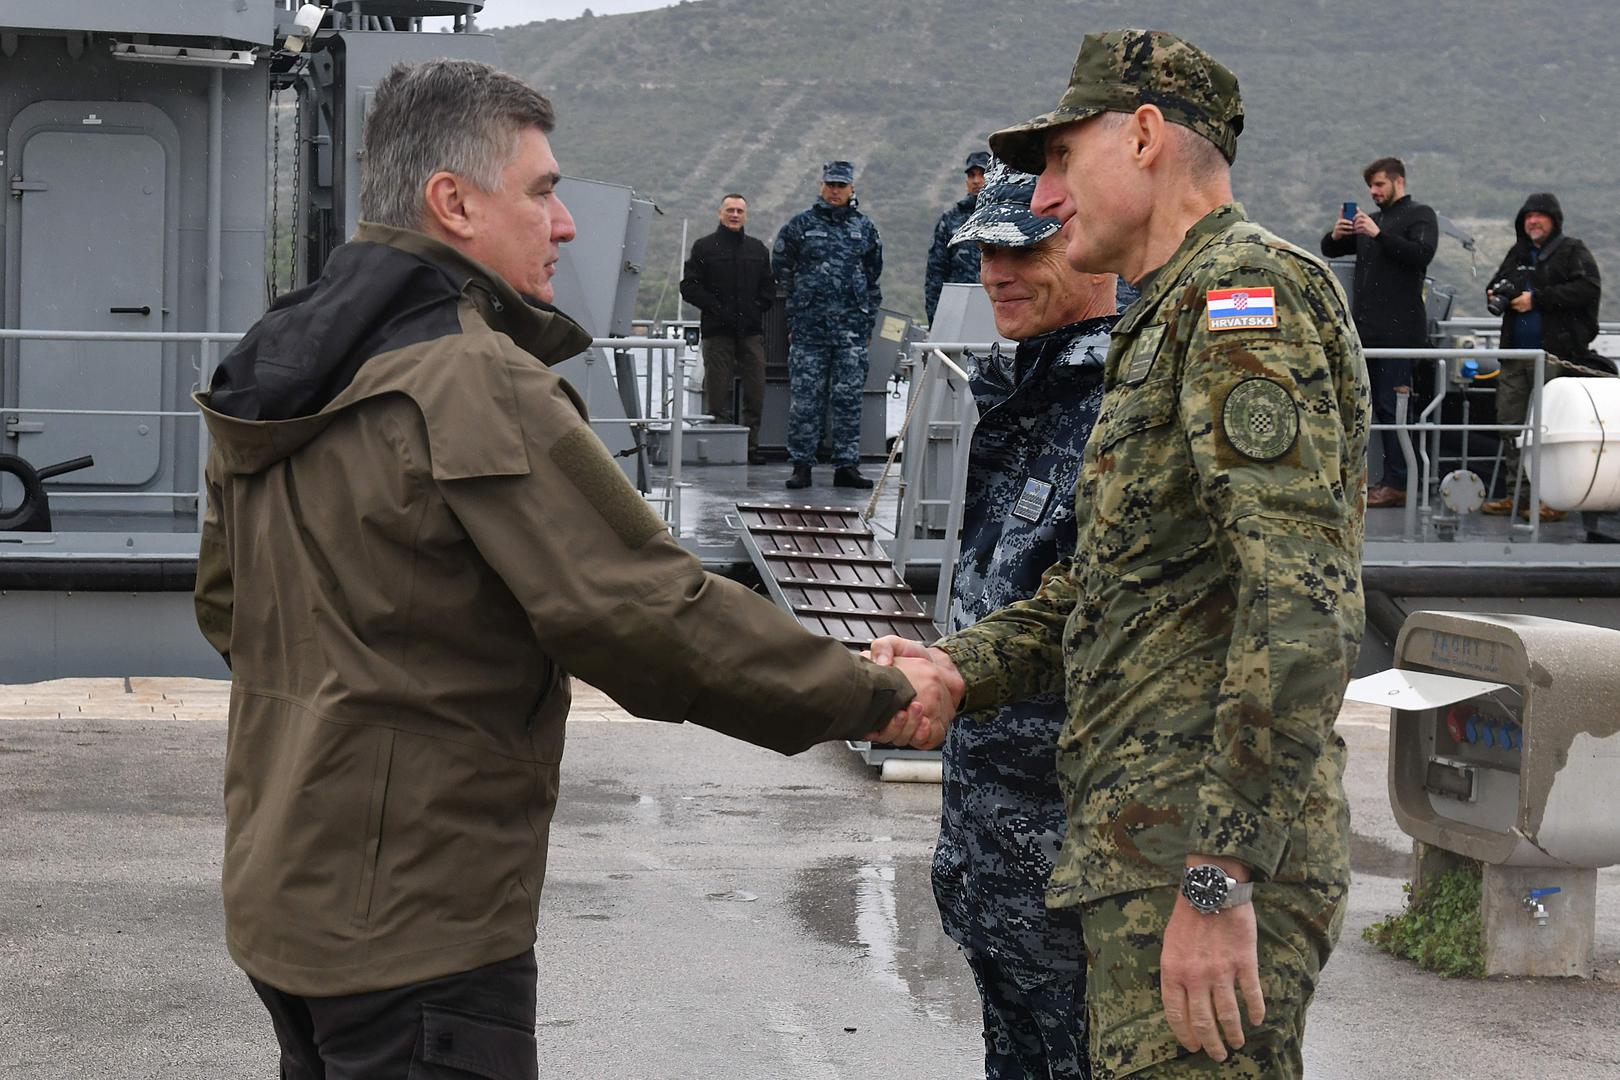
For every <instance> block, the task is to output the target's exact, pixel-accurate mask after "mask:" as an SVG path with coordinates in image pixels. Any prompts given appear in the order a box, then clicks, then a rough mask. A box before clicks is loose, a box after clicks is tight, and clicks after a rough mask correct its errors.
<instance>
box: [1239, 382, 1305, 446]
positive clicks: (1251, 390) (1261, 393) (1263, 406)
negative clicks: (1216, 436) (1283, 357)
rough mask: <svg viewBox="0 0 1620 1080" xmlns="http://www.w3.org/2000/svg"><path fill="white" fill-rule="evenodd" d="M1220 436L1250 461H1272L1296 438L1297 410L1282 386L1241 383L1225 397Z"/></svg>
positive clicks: (1269, 383) (1297, 428) (1291, 398)
mask: <svg viewBox="0 0 1620 1080" xmlns="http://www.w3.org/2000/svg"><path fill="white" fill-rule="evenodd" d="M1221 433H1222V434H1223V435H1225V436H1226V441H1227V442H1229V443H1231V444H1232V448H1233V449H1234V450H1236V451H1237V452H1238V453H1240V454H1242V455H1243V456H1244V457H1246V458H1248V459H1250V460H1251V461H1275V460H1277V459H1278V458H1280V457H1282V456H1283V455H1284V454H1286V453H1288V451H1289V450H1292V449H1293V447H1294V441H1295V440H1296V439H1298V438H1299V407H1298V406H1296V405H1295V404H1294V398H1293V395H1292V394H1290V393H1289V392H1288V389H1287V388H1286V387H1284V386H1283V385H1282V384H1281V383H1275V382H1272V381H1271V380H1270V379H1262V378H1258V377H1256V378H1252V379H1244V380H1243V381H1242V382H1240V383H1238V384H1237V385H1236V386H1234V387H1233V388H1232V392H1231V393H1230V394H1227V395H1226V404H1225V405H1224V406H1223V407H1222V408H1221Z"/></svg>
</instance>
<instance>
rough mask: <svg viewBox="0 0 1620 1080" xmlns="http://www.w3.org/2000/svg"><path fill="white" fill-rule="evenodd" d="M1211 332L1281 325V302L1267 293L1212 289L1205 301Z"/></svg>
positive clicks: (1261, 291)
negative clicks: (1278, 309) (1278, 313)
mask: <svg viewBox="0 0 1620 1080" xmlns="http://www.w3.org/2000/svg"><path fill="white" fill-rule="evenodd" d="M1205 306H1206V308H1207V309H1208V311H1209V328H1210V329H1211V330H1240V329H1243V328H1246V327H1256V326H1258V327H1267V326H1276V325H1277V299H1276V295H1275V293H1274V292H1273V290H1272V289H1271V288H1270V287H1269V286H1268V287H1267V288H1264V289H1211V290H1209V293H1208V294H1207V296H1206V297H1205Z"/></svg>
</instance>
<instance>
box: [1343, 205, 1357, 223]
mask: <svg viewBox="0 0 1620 1080" xmlns="http://www.w3.org/2000/svg"><path fill="white" fill-rule="evenodd" d="M1355 217H1356V204H1355V203H1353V202H1347V203H1345V204H1344V220H1346V221H1354V220H1355Z"/></svg>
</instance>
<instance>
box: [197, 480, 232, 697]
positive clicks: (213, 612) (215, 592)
mask: <svg viewBox="0 0 1620 1080" xmlns="http://www.w3.org/2000/svg"><path fill="white" fill-rule="evenodd" d="M207 484H208V509H207V510H206V511H205V512H204V514H203V527H202V537H201V540H200V542H199V544H198V547H197V583H196V587H195V588H194V589H193V591H192V601H193V605H194V607H195V608H196V612H197V627H198V629H200V630H201V631H202V633H203V637H205V638H207V639H208V644H209V645H211V646H213V648H214V651H215V652H217V653H219V655H220V656H222V657H223V658H224V659H225V666H226V667H229V666H230V663H231V612H232V609H233V607H234V606H235V592H234V589H235V586H234V584H233V582H232V578H231V556H230V539H229V537H228V536H226V534H225V525H224V522H223V521H222V520H221V518H220V512H219V501H220V498H221V488H220V482H219V461H218V457H217V455H216V454H212V453H211V454H209V456H208V469H207Z"/></svg>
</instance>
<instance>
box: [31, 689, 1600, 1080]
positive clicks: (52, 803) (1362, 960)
mask: <svg viewBox="0 0 1620 1080" xmlns="http://www.w3.org/2000/svg"><path fill="white" fill-rule="evenodd" d="M228 692H229V690H228V684H226V683H223V682H215V681H209V680H176V679H162V680H154V679H141V678H130V679H92V680H62V681H58V682H53V683H43V684H38V685H33V686H0V1078H4V1080H13V1078H16V1080H34V1078H58V1077H60V1078H74V1080H78V1078H84V1077H98V1078H99V1077H116V1078H124V1077H153V1078H156V1077H164V1078H199V1080H200V1078H209V1080H218V1078H222V1077H223V1078H234V1077H251V1076H272V1075H274V1074H275V1054H274V1041H273V1038H272V1036H271V1034H270V1026H269V1023H268V1021H267V1019H266V1017H265V1015H264V1013H263V1010H262V1008H261V1007H260V1005H259V1004H258V1002H257V1000H256V999H255V998H254V997H253V995H252V993H251V991H250V990H249V989H248V986H247V983H246V980H245V979H244V978H243V977H242V975H241V973H240V972H238V971H237V970H236V969H235V968H234V967H233V965H232V964H231V962H230V959H229V958H228V956H227V955H226V953H225V949H224V946H223V944H222V936H223V927H222V914H221V910H220V900H219V886H218V877H219V870H220V851H221V845H222V837H223V830H224V821H223V814H222V810H221V804H220V776H221V771H222V759H223V752H224V745H225V711H226V703H227V699H228ZM1340 730H1341V731H1342V733H1343V734H1344V736H1345V738H1346V740H1347V741H1348V742H1349V744H1350V746H1351V750H1352V754H1351V767H1350V773H1349V776H1348V780H1347V786H1348V788H1349V790H1350V795H1351V802H1352V807H1353V817H1354V829H1355V842H1354V849H1353V852H1352V854H1353V857H1354V862H1355V868H1356V880H1355V888H1354V890H1353V892H1352V895H1351V910H1350V914H1349V918H1348V921H1347V923H1346V926H1345V933H1344V937H1343V939H1342V940H1341V942H1340V945H1339V949H1338V951H1337V952H1336V953H1335V954H1334V957H1333V959H1332V961H1331V962H1330V963H1329V965H1328V967H1327V970H1326V973H1325V975H1324V978H1323V983H1322V986H1321V989H1320V992H1319V994H1318V997H1317V1001H1316V1004H1315V1006H1314V1007H1313V1009H1312V1012H1311V1027H1310V1031H1309V1034H1308V1038H1307V1041H1306V1061H1307V1075H1308V1076H1309V1077H1311V1078H1313V1080H1351V1078H1358V1080H1359V1078H1364V1077H1430V1076H1469V1077H1518V1076H1526V1075H1543V1076H1557V1077H1561V1078H1568V1080H1586V1078H1591V1080H1598V1078H1604V1080H1612V1078H1613V1077H1615V1076H1617V1075H1620V1020H1617V1019H1616V1018H1617V1017H1620V870H1616V869H1610V870H1606V871H1602V872H1600V875H1599V881H1598V964H1597V975H1598V978H1596V979H1593V980H1590V981H1582V980H1559V981H1539V980H1489V981H1482V982H1461V981H1447V980H1443V979H1440V978H1438V977H1435V976H1432V975H1429V974H1426V973H1423V972H1420V971H1418V970H1416V969H1415V968H1413V967H1412V966H1411V965H1409V964H1406V963H1404V962H1401V961H1396V960H1393V959H1391V958H1389V957H1387V956H1385V955H1383V954H1381V953H1378V952H1377V951H1375V950H1374V949H1373V948H1372V947H1371V946H1369V945H1367V944H1366V943H1364V942H1363V941H1362V940H1361V936H1360V935H1361V930H1362V928H1363V927H1365V926H1367V925H1368V924H1369V923H1371V922H1373V921H1374V920H1376V919H1378V918H1380V917H1382V916H1383V915H1385V914H1387V913H1389V912H1392V911H1395V910H1398V909H1399V907H1400V906H1401V903H1402V892H1401V884H1402V882H1403V881H1404V880H1405V878H1406V853H1407V851H1408V848H1409V842H1408V841H1407V840H1406V838H1405V837H1404V836H1403V835H1402V834H1401V833H1400V832H1399V830H1398V829H1396V827H1395V824H1394V821H1393V819H1392V817H1391V816H1390V813H1389V805H1388V799H1387V796H1386V794H1385V788H1384V784H1385V779H1384V770H1385V754H1386V750H1387V741H1388V724H1387V718H1386V717H1385V715H1383V714H1381V713H1379V712H1377V711H1375V710H1372V709H1369V708H1367V707H1363V706H1353V705H1352V706H1347V707H1346V710H1345V712H1344V713H1343V714H1342V715H1341V717H1340ZM568 739H569V746H568V751H567V754H566V756H565V758H564V762H563V785H562V799H561V803H560V806H559V809H558V813H557V818H556V823H555V826H554V828H553V833H552V837H553V839H552V860H551V868H550V873H549V876H548V879H547V882H546V888H545V893H544V896H543V898H542V902H541V924H540V935H541V940H540V945H539V947H538V955H539V964H540V972H541V974H540V1004H539V1015H538V1017H537V1023H538V1028H537V1030H538V1035H539V1045H540V1053H541V1061H542V1067H541V1074H542V1075H544V1076H548V1077H580V1078H584V1077H593V1078H604V1077H605V1078H637V1080H639V1078H649V1080H651V1078H659V1080H661V1078H670V1080H684V1078H697V1077H705V1078H707V1077H749V1078H755V1077H782V1078H792V1080H799V1078H809V1080H839V1078H846V1077H848V1078H855V1077H865V1076H869V1075H890V1076H898V1077H907V1078H912V1077H916V1078H922V1077H927V1078H936V1077H972V1076H974V1075H982V1070H981V1068H980V1062H981V1058H980V1054H981V1045H980V1039H979V1009H978V999H977V996H976V994H975V993H974V989H973V982H972V979H971V977H970V976H969V974H968V971H967V968H966V966H965V964H964V963H963V962H962V959H961V957H960V955H959V954H958V952H957V950H956V947H955V945H954V944H953V943H952V942H951V941H950V940H949V939H948V938H946V937H945V936H944V934H943V933H942V932H941V931H940V929H939V920H938V915H937V912H936V911H935V908H934V904H933V898H932V895H931V892H930V888H929V883H928V864H929V859H930V856H931V852H932V849H933V842H934V833H935V829H936V827H937V821H938V804H939V789H938V788H937V787H935V786H931V785H910V784H887V785H886V784H882V783H880V782H878V780H877V779H876V776H875V773H874V772H873V771H872V770H871V769H869V768H868V767H866V766H865V765H863V764H862V763H861V762H860V759H859V758H857V757H856V756H855V755H853V754H851V753H850V752H849V751H848V750H846V749H844V748H843V747H842V746H822V747H818V748H816V749H815V750H812V751H810V752H808V753H806V754H803V755H801V756H799V757H797V758H792V759H786V758H782V757H779V756H777V755H774V754H771V753H769V752H766V751H762V750H757V749H754V748H752V747H749V746H744V745H742V744H738V743H734V742H731V741H729V740H727V739H724V738H722V737H720V736H718V735H715V734H713V733H711V732H708V731H703V730H700V729H695V728H683V727H674V726H669V725H663V724H655V723H646V722H641V721H636V720H632V719H630V718H629V717H627V716H625V715H624V714H623V713H622V712H620V711H619V710H618V709H617V708H616V707H615V706H614V705H613V704H612V703H611V702H610V701H608V700H607V699H605V698H603V697H601V696H600V695H598V694H595V693H594V692H592V691H590V690H588V689H587V688H584V687H579V688H578V694H577V702H576V708H575V712H574V715H573V717H572V719H571V722H570V725H569V735H568Z"/></svg>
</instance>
